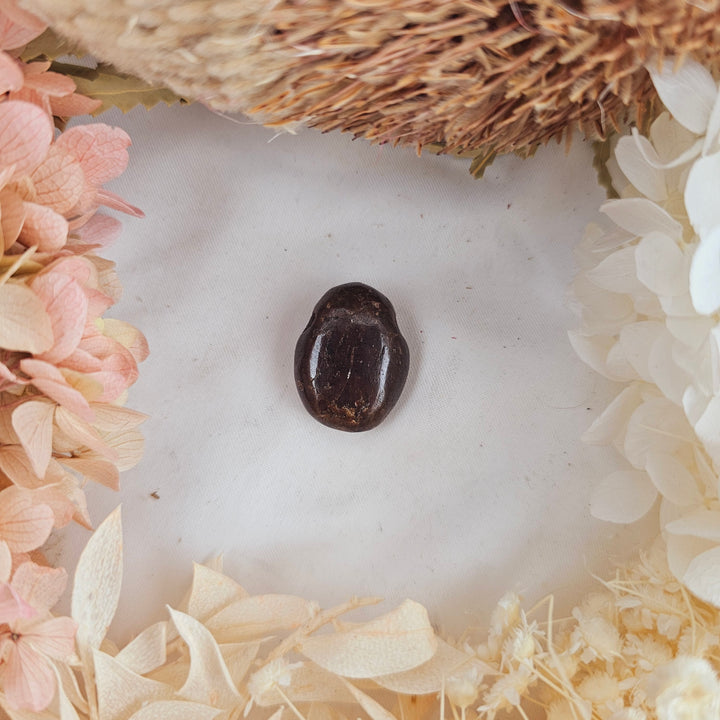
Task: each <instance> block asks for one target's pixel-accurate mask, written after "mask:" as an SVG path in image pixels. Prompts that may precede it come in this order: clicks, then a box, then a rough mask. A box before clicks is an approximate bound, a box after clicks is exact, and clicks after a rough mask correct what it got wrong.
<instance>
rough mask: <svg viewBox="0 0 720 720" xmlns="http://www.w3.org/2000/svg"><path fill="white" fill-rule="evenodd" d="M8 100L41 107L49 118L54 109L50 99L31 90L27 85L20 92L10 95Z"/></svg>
mask: <svg viewBox="0 0 720 720" xmlns="http://www.w3.org/2000/svg"><path fill="white" fill-rule="evenodd" d="M8 100H19V101H22V102H27V103H31V104H32V105H36V106H37V107H39V108H40V109H41V110H42V111H43V112H44V113H45V114H46V115H47V116H48V117H51V115H52V108H51V107H50V98H49V97H48V96H47V95H44V94H43V93H41V92H39V91H37V90H34V89H33V88H29V87H27V86H25V85H23V87H21V88H20V89H19V90H15V91H13V92H11V93H9V94H8Z"/></svg>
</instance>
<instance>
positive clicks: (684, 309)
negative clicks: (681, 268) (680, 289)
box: [660, 263, 697, 318]
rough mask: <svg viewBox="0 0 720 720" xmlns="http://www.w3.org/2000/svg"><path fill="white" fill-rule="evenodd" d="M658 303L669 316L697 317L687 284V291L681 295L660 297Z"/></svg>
mask: <svg viewBox="0 0 720 720" xmlns="http://www.w3.org/2000/svg"><path fill="white" fill-rule="evenodd" d="M688 273H689V263H688ZM688 282H689V279H688ZM660 305H661V306H662V309H663V312H664V313H665V314H666V315H668V316H669V317H692V318H694V317H697V312H695V308H694V307H693V304H692V299H691V298H690V286H689V284H688V290H687V292H685V293H683V294H682V295H678V296H677V297H665V296H663V297H661V298H660Z"/></svg>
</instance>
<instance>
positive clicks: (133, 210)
mask: <svg viewBox="0 0 720 720" xmlns="http://www.w3.org/2000/svg"><path fill="white" fill-rule="evenodd" d="M96 202H97V203H98V204H99V205H105V207H109V208H111V209H112V210H119V211H120V212H124V213H127V214H128V215H132V216H133V217H136V218H144V217H145V213H144V212H143V211H142V210H141V209H140V208H137V207H135V206H134V205H131V204H130V203H129V202H127V201H125V200H123V199H122V198H121V197H120V196H119V195H116V194H115V193H112V192H110V191H109V190H105V188H100V189H99V190H98V191H97V195H96Z"/></svg>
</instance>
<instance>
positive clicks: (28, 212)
mask: <svg viewBox="0 0 720 720" xmlns="http://www.w3.org/2000/svg"><path fill="white" fill-rule="evenodd" d="M1 108H2V105H0V109H1ZM24 206H25V223H24V225H23V228H22V230H21V231H20V236H19V238H18V240H19V241H20V242H21V243H22V244H23V245H25V246H26V247H33V246H34V245H36V246H37V248H38V250H39V251H40V252H54V251H56V250H60V248H62V247H63V245H65V243H66V242H67V236H68V221H67V220H66V219H65V218H64V217H63V216H62V215H60V214H59V213H57V212H55V211H54V210H52V209H50V208H49V207H45V206H44V205H38V204H37V203H32V202H26V203H25V204H24Z"/></svg>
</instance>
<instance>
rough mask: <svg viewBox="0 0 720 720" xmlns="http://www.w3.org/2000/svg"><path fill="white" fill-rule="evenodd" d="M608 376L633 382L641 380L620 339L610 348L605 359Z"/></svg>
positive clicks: (620, 380) (612, 378) (619, 380)
mask: <svg viewBox="0 0 720 720" xmlns="http://www.w3.org/2000/svg"><path fill="white" fill-rule="evenodd" d="M605 366H606V367H607V377H609V378H610V379H611V380H615V381H617V382H632V381H633V380H640V376H639V375H638V374H637V371H636V370H635V368H634V367H633V366H632V364H631V363H630V362H629V361H628V358H627V355H626V354H625V349H624V348H623V346H622V345H621V344H620V341H619V340H618V341H617V342H616V343H615V344H614V345H613V346H612V347H611V348H610V350H609V352H608V354H607V358H606V359H605Z"/></svg>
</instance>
